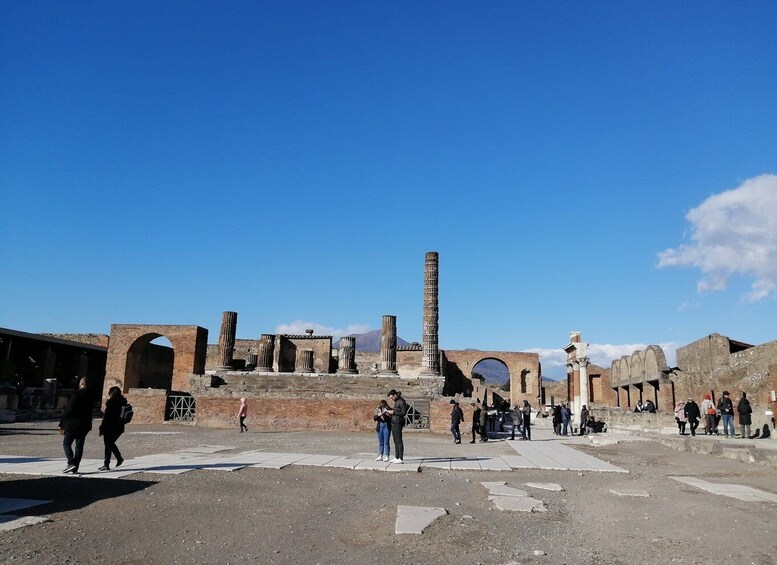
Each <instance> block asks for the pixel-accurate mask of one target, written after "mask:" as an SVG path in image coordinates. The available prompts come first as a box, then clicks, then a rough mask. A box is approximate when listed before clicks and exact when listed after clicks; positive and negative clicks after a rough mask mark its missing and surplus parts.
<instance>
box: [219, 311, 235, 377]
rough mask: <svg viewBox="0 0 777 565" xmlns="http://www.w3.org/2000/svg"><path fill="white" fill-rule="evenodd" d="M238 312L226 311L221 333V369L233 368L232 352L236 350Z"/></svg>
mask: <svg viewBox="0 0 777 565" xmlns="http://www.w3.org/2000/svg"><path fill="white" fill-rule="evenodd" d="M236 332H237V312H224V316H223V317H222V318H221V333H220V334H219V366H218V368H219V369H232V352H233V351H234V350H235V333H236Z"/></svg>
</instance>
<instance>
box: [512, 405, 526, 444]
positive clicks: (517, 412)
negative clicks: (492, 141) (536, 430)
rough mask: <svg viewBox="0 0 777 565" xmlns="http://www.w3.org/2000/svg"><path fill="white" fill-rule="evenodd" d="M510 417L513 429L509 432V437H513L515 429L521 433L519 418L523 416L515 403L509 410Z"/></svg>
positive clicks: (521, 418)
mask: <svg viewBox="0 0 777 565" xmlns="http://www.w3.org/2000/svg"><path fill="white" fill-rule="evenodd" d="M510 419H511V420H512V421H513V429H512V430H511V433H510V439H511V440H514V439H515V430H516V429H517V430H518V433H521V434H522V433H523V432H522V431H521V420H523V416H522V415H521V407H520V406H518V405H517V404H516V405H515V406H513V408H512V410H510Z"/></svg>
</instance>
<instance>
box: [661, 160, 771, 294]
mask: <svg viewBox="0 0 777 565" xmlns="http://www.w3.org/2000/svg"><path fill="white" fill-rule="evenodd" d="M685 217H686V219H687V220H688V221H689V222H690V224H691V239H692V240H693V243H691V244H687V245H686V244H683V245H680V246H679V247H677V248H675V249H666V250H665V251H662V252H661V253H659V254H658V267H659V268H663V267H686V266H690V267H697V268H698V269H699V270H700V271H701V272H702V274H703V278H702V279H700V280H699V282H698V284H697V289H698V291H699V292H705V291H713V290H723V289H725V288H726V286H727V285H728V281H729V278H731V276H732V275H735V274H739V275H744V276H747V277H753V279H754V280H753V283H752V285H751V287H750V292H749V293H747V294H746V295H745V298H746V299H747V300H750V301H753V302H757V301H759V300H763V299H764V298H766V297H768V296H773V297H774V296H777V175H761V176H758V177H754V178H752V179H748V180H746V181H745V182H743V183H742V184H741V185H739V186H738V187H737V188H735V189H733V190H727V191H725V192H721V193H720V194H715V195H713V196H710V197H709V198H708V199H707V200H705V201H704V202H702V203H701V204H700V205H699V206H697V207H696V208H694V209H693V210H691V211H690V212H688V214H686V216H685Z"/></svg>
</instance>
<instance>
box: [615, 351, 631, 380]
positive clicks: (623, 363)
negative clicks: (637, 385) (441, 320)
mask: <svg viewBox="0 0 777 565" xmlns="http://www.w3.org/2000/svg"><path fill="white" fill-rule="evenodd" d="M618 374H619V375H620V378H621V380H620V384H621V385H627V384H629V383H631V358H630V357H627V356H626V355H624V356H623V357H621V359H620V367H619V368H618Z"/></svg>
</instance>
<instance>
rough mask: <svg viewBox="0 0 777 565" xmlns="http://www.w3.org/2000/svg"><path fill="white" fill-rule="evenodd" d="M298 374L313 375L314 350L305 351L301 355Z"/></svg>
mask: <svg viewBox="0 0 777 565" xmlns="http://www.w3.org/2000/svg"><path fill="white" fill-rule="evenodd" d="M297 372H298V373H312V372H313V350H312V349H303V350H302V351H300V355H299V366H298V367H297Z"/></svg>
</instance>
